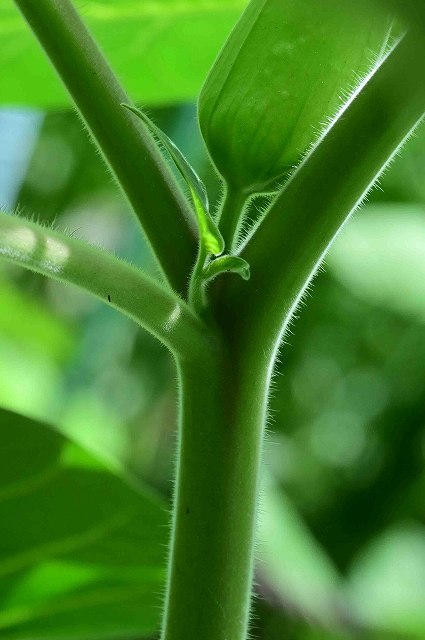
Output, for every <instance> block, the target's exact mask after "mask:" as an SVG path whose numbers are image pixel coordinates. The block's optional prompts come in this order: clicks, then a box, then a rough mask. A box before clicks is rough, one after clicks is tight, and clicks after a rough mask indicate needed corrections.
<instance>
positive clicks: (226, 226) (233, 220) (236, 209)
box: [218, 186, 249, 253]
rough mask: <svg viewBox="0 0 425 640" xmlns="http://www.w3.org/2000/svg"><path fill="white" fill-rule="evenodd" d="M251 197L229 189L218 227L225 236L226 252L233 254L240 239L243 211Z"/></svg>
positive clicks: (219, 214)
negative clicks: (239, 232)
mask: <svg viewBox="0 0 425 640" xmlns="http://www.w3.org/2000/svg"><path fill="white" fill-rule="evenodd" d="M248 197H249V195H248V194H247V193H246V192H245V191H241V190H238V189H234V188H233V187H230V186H229V187H227V189H226V192H225V194H224V198H223V201H222V204H221V207H220V210H219V212H218V226H219V229H220V231H221V235H222V236H223V239H224V242H225V245H226V251H228V252H229V253H232V251H233V249H234V247H235V245H236V243H237V239H238V231H239V226H240V223H241V214H242V209H243V207H244V205H245V203H246V201H247V199H248Z"/></svg>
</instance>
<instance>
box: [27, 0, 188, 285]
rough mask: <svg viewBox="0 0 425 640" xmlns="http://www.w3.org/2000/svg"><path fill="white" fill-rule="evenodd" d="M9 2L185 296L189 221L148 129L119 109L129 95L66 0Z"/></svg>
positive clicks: (169, 276) (169, 277) (164, 268)
mask: <svg viewBox="0 0 425 640" xmlns="http://www.w3.org/2000/svg"><path fill="white" fill-rule="evenodd" d="M15 3H16V5H17V6H18V8H19V9H20V10H21V12H22V14H23V15H24V17H25V18H26V20H27V21H28V23H29V25H30V27H31V29H32V30H33V31H34V33H35V34H36V36H37V38H38V39H39V41H40V43H41V44H42V46H43V47H44V49H45V51H46V53H47V55H48V56H49V58H50V60H51V62H52V64H53V65H54V66H55V68H56V71H57V72H58V74H59V76H60V77H61V79H62V81H63V82H64V84H65V86H66V87H67V89H68V91H69V93H70V94H71V96H72V98H73V99H74V102H75V104H76V106H77V108H78V110H79V112H80V114H81V116H82V118H83V119H84V121H85V122H86V124H87V126H88V128H89V130H90V131H91V133H92V135H93V137H94V139H95V140H96V142H97V144H98V146H99V148H100V150H101V151H102V154H103V156H104V158H105V160H106V162H107V163H108V165H109V167H110V168H111V169H112V172H113V173H114V175H115V177H116V178H117V180H118V182H119V184H120V185H121V187H122V189H123V191H124V193H125V195H126V196H127V198H128V200H129V202H130V204H131V206H132V208H133V210H134V212H135V213H136V215H137V217H138V219H139V221H140V223H141V225H142V227H143V229H144V231H145V233H146V236H147V238H148V240H149V242H150V244H151V246H152V249H153V252H154V254H155V255H156V257H157V259H158V262H159V264H160V266H161V269H162V271H163V273H164V275H165V277H166V278H167V280H168V281H169V283H170V284H171V286H172V287H173V288H174V289H175V290H176V291H177V292H178V293H186V288H187V281H188V276H189V273H190V270H191V268H192V266H193V263H194V260H195V255H196V238H195V233H194V228H192V224H193V222H192V220H193V216H192V214H191V211H190V209H189V207H188V204H187V202H186V200H185V198H184V196H183V194H182V193H181V192H180V190H179V188H178V186H177V184H176V182H175V180H174V178H173V176H172V174H171V172H170V171H169V169H168V167H167V165H166V163H165V162H164V160H163V159H162V157H161V154H160V152H159V151H158V149H157V147H156V145H155V143H154V141H153V139H152V137H151V135H150V134H149V132H148V131H147V129H146V127H145V126H144V124H143V123H142V122H141V121H140V120H139V119H138V118H135V117H134V115H133V114H132V113H130V112H129V111H128V110H127V109H124V108H123V107H122V106H121V103H131V100H130V98H129V97H128V96H127V94H126V93H125V91H124V90H123V88H122V87H121V86H120V84H119V82H118V80H117V78H116V77H115V75H114V73H113V71H112V70H111V68H110V66H109V65H108V63H107V61H106V60H105V58H104V56H103V54H102V52H101V51H100V49H99V48H98V46H97V44H96V43H95V41H94V40H93V38H92V36H91V35H90V33H89V31H88V30H87V28H86V26H85V25H84V23H83V22H82V20H81V18H80V17H79V15H78V13H77V12H76V11H75V9H74V7H73V4H72V2H71V0H37V1H36V2H35V1H34V0H15ZM141 65H142V61H141ZM141 73H143V65H142V68H141Z"/></svg>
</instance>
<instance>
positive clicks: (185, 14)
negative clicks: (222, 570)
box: [0, 0, 245, 107]
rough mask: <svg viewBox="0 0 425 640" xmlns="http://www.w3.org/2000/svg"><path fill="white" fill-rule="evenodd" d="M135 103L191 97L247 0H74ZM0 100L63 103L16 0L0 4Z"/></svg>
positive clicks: (65, 99) (66, 100) (58, 86)
mask: <svg viewBox="0 0 425 640" xmlns="http://www.w3.org/2000/svg"><path fill="white" fill-rule="evenodd" d="M75 4H76V6H77V8H78V9H79V10H80V11H81V13H82V15H83V17H84V18H85V19H86V20H87V23H88V25H89V26H90V28H91V29H92V31H93V33H94V35H95V36H96V38H97V39H98V41H99V44H100V45H101V47H102V49H103V50H104V52H105V53H106V55H107V57H108V59H109V61H110V63H111V65H112V67H113V69H114V70H115V71H116V72H117V74H118V76H119V77H120V79H121V80H122V82H123V83H124V85H125V87H126V89H127V90H128V92H129V94H130V95H131V96H132V98H133V99H134V100H141V101H143V102H145V103H149V104H160V103H168V104H169V103H171V102H178V101H183V100H190V99H193V98H194V97H195V96H196V95H197V93H198V91H199V89H200V87H201V84H202V82H203V80H204V77H205V75H206V73H207V71H208V69H209V67H210V65H211V63H212V61H213V59H214V56H215V55H216V54H217V52H218V50H219V49H220V47H221V45H222V43H223V40H224V39H225V38H226V36H227V34H228V33H229V31H230V29H231V28H232V26H233V25H234V23H235V22H236V20H237V18H238V16H239V14H240V12H241V10H242V8H243V7H244V5H245V1H244V0H187V1H186V2H185V1H182V0H153V1H152V2H149V3H143V2H138V1H137V0H124V1H123V0H97V1H95V0H76V2H75ZM0 35H1V43H2V44H1V60H2V64H3V65H4V66H5V67H7V70H8V73H7V77H6V76H4V77H3V78H2V83H1V86H0V103H3V104H17V105H20V104H22V105H31V106H37V107H58V106H61V105H65V104H70V102H69V98H68V97H67V94H66V91H65V89H64V88H63V87H62V85H61V83H60V81H59V80H58V79H57V77H56V76H55V73H54V71H53V70H52V69H51V68H50V65H49V63H48V61H47V59H46V57H45V54H44V52H43V51H42V50H41V48H40V46H39V45H38V43H36V41H35V39H34V37H33V36H32V34H31V33H30V30H29V28H28V26H27V25H26V24H25V22H24V20H23V18H22V17H21V16H20V15H19V13H18V11H17V10H16V8H15V7H14V6H13V3H12V2H9V1H8V2H4V3H1V7H0Z"/></svg>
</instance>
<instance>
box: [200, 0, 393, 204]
mask: <svg viewBox="0 0 425 640" xmlns="http://www.w3.org/2000/svg"><path fill="white" fill-rule="evenodd" d="M371 4H372V3H371ZM388 26H389V22H388V20H387V18H386V17H385V16H384V15H383V13H382V12H381V10H378V9H377V8H374V6H370V7H368V8H367V9H366V8H365V7H364V5H363V4H362V3H360V4H359V3H352V2H350V1H349V0H343V1H341V0H326V2H317V1H316V0H302V1H299V0H253V1H252V2H251V4H250V5H249V6H248V8H247V10H246V11H245V13H244V15H243V16H242V18H241V20H240V21H239V23H238V25H237V27H236V28H235V30H234V31H233V32H232V35H231V36H230V38H229V40H228V41H227V43H226V45H225V47H224V49H223V50H222V52H221V54H220V56H219V57H218V59H217V61H216V62H215V65H214V66H213V68H212V70H211V72H210V74H209V76H208V79H207V81H206V83H205V85H204V88H203V90H202V93H201V97H200V103H199V116H200V125H201V130H202V133H203V136H204V138H205V141H206V144H207V147H208V149H209V152H210V154H211V156H212V158H213V160H214V163H215V164H216V166H217V168H218V170H219V172H220V174H221V175H222V176H223V177H224V178H225V180H226V182H227V183H228V184H229V185H231V186H232V187H233V188H234V189H237V190H246V191H247V192H253V191H260V190H262V189H264V188H265V187H267V185H268V184H269V183H270V182H271V181H272V180H274V179H276V178H278V177H279V176H280V175H282V174H285V173H287V172H288V171H289V170H290V169H291V167H292V166H293V165H294V164H296V163H297V162H299V160H300V158H301V157H302V155H303V154H304V153H305V151H306V149H307V148H308V147H309V145H310V144H311V141H312V139H314V138H315V137H317V134H318V132H319V131H320V129H321V128H322V127H323V124H324V123H326V121H327V119H328V118H329V117H331V116H333V115H334V114H335V112H336V111H337V109H338V107H339V106H340V105H341V97H342V96H343V95H344V93H346V92H347V91H348V90H350V89H352V88H353V87H354V86H355V85H356V84H357V83H358V78H359V76H361V75H364V74H365V73H366V72H367V71H368V69H369V68H370V66H371V64H372V62H373V60H374V59H376V57H377V56H378V55H379V53H380V52H381V51H382V48H383V45H384V44H385V41H386V38H387V32H388Z"/></svg>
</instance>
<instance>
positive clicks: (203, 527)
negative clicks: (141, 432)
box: [161, 352, 267, 640]
mask: <svg viewBox="0 0 425 640" xmlns="http://www.w3.org/2000/svg"><path fill="white" fill-rule="evenodd" d="M179 372H180V385H181V390H180V392H181V415H180V422H181V424H180V441H179V454H178V472H177V486H176V495H175V504H174V521H173V537H172V544H171V557H170V570H169V581H168V588H167V598H166V608H165V614H164V626H163V632H162V636H161V638H162V640H188V638H194V639H198V638H199V639H201V638H202V640H246V638H247V634H248V622H249V610H250V600H251V591H252V580H253V548H254V533H255V525H256V509H257V499H258V475H259V466H260V456H261V446H262V441H263V431H264V424H265V405H266V400H265V399H266V395H267V390H266V388H265V386H264V385H262V384H261V380H264V379H265V378H264V375H262V374H261V372H253V371H252V370H251V371H249V372H248V371H247V370H246V369H244V368H243V367H239V366H238V363H237V362H236V361H235V360H234V359H233V356H232V357H231V358H230V359H229V358H225V357H222V356H221V354H220V353H219V352H217V353H215V354H214V353H210V356H209V358H208V361H203V362H201V361H199V362H198V363H197V364H195V366H193V362H192V363H191V365H190V366H187V365H186V364H185V363H184V362H183V363H180V366H179ZM257 373H258V376H257Z"/></svg>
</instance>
